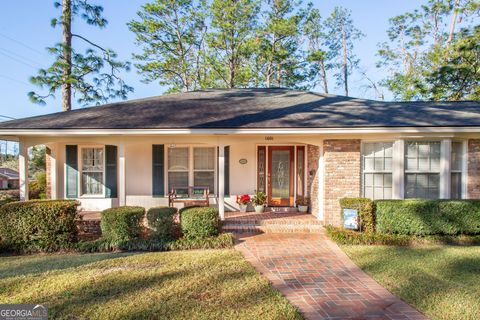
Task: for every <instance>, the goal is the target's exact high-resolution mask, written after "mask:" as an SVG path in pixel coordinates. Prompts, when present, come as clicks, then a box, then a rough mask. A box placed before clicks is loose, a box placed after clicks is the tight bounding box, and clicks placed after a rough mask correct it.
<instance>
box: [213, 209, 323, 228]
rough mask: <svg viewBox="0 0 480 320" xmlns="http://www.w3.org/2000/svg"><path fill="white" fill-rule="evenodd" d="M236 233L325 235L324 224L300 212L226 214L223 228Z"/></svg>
mask: <svg viewBox="0 0 480 320" xmlns="http://www.w3.org/2000/svg"><path fill="white" fill-rule="evenodd" d="M222 229H223V231H225V232H234V233H259V232H260V233H323V232H324V228H323V222H322V221H320V220H318V219H317V218H316V217H314V216H312V215H311V214H302V213H298V212H271V211H270V212H264V213H259V214H256V213H239V212H235V213H226V217H225V221H224V222H223V226H222Z"/></svg>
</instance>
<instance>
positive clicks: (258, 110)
mask: <svg viewBox="0 0 480 320" xmlns="http://www.w3.org/2000/svg"><path fill="white" fill-rule="evenodd" d="M0 135H1V136H2V137H3V138H6V139H11V140H17V141H19V142H20V190H21V198H22V199H27V198H28V190H27V189H28V183H27V182H28V175H27V174H26V168H27V167H28V164H27V162H28V158H27V148H28V147H30V146H32V145H38V144H45V145H46V146H47V148H48V149H47V167H48V168H47V171H48V174H47V185H48V195H49V196H50V198H52V199H59V198H73V199H78V200H79V201H80V202H81V206H82V208H84V209H85V210H101V209H105V208H109V207H113V206H123V205H141V206H144V207H147V208H148V207H152V206H160V205H167V204H168V197H167V195H168V193H169V190H171V189H173V188H175V187H179V186H180V187H187V186H208V187H209V191H210V195H209V197H210V200H211V201H210V204H211V205H214V206H218V208H219V212H220V215H221V217H222V218H223V216H224V212H225V211H226V210H236V209H238V206H237V204H236V203H235V200H236V197H237V196H238V195H242V194H253V193H254V192H255V191H256V190H258V191H264V192H265V193H266V194H267V195H268V205H269V206H271V207H287V208H288V207H294V206H295V201H296V199H297V198H298V197H309V198H310V201H311V203H310V211H311V213H312V214H313V215H315V216H316V217H317V218H318V219H320V220H322V221H323V222H324V223H325V224H334V225H338V224H340V223H341V214H340V208H339V203H338V200H339V199H340V198H342V197H360V196H362V197H369V198H374V199H404V198H441V199H450V198H452V199H457V198H458V199H459V198H465V199H467V198H468V199H473V198H480V103H479V102H472V101H462V102H383V101H382V102H381V101H373V100H365V99H356V98H351V97H344V96H336V95H328V94H318V93H314V92H305V91H298V90H289V89H282V88H272V89H225V90H204V91H195V92H187V93H177V94H168V95H162V96H158V97H151V98H145V99H139V100H131V101H125V102H118V103H111V104H106V105H101V106H96V107H91V108H84V109H78V110H73V111H68V112H60V113H54V114H49V115H43V116H36V117H31V118H25V119H18V120H12V121H7V122H2V123H0Z"/></svg>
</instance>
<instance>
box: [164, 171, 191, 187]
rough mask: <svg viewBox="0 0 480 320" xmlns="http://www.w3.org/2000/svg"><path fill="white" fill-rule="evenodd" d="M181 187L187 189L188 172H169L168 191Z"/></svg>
mask: <svg viewBox="0 0 480 320" xmlns="http://www.w3.org/2000/svg"><path fill="white" fill-rule="evenodd" d="M181 187H188V172H169V173H168V190H172V189H173V188H181Z"/></svg>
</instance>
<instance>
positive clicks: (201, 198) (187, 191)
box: [168, 186, 210, 207]
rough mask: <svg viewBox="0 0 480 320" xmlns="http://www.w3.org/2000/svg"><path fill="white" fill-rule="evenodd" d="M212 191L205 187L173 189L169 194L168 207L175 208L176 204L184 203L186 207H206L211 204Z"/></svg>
mask: <svg viewBox="0 0 480 320" xmlns="http://www.w3.org/2000/svg"><path fill="white" fill-rule="evenodd" d="M209 194H210V189H209V188H208V187H203V186H190V187H173V188H172V190H171V192H170V193H169V194H168V206H169V207H173V205H174V204H175V203H183V204H184V206H205V207H208V206H209V205H210V202H209V198H208V197H209Z"/></svg>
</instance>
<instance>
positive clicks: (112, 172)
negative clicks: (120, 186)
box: [105, 146, 117, 198]
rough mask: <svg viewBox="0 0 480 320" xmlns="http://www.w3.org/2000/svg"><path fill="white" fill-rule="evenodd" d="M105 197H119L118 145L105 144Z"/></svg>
mask: <svg viewBox="0 0 480 320" xmlns="http://www.w3.org/2000/svg"><path fill="white" fill-rule="evenodd" d="M105 197H106V198H116V197H117V146H105Z"/></svg>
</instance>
